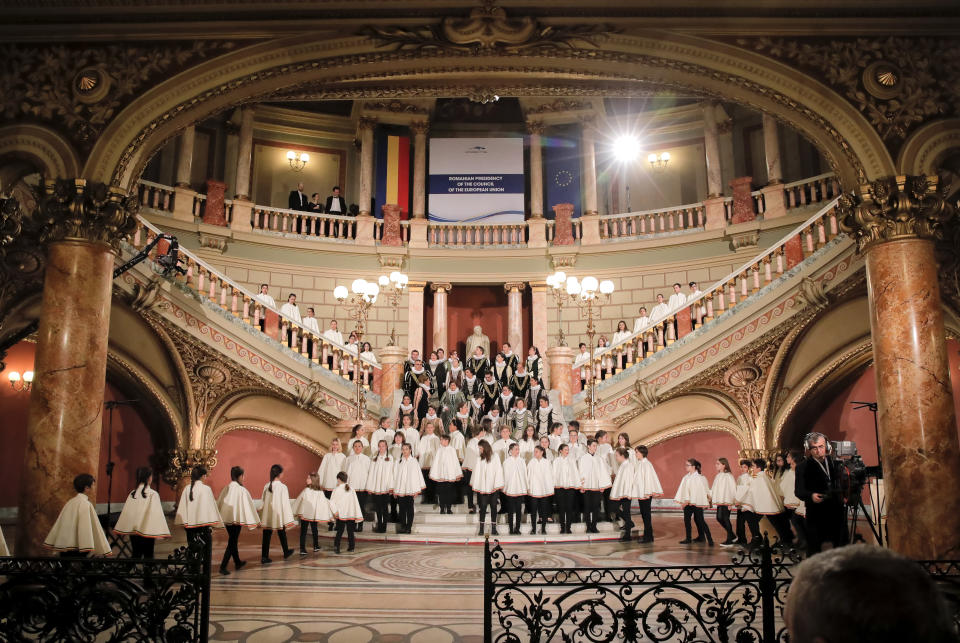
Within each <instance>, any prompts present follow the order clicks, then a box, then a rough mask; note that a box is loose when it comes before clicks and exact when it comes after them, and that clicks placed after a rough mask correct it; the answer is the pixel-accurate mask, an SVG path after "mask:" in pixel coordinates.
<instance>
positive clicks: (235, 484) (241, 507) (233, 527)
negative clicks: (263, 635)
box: [217, 466, 326, 576]
mask: <svg viewBox="0 0 960 643" xmlns="http://www.w3.org/2000/svg"><path fill="white" fill-rule="evenodd" d="M314 475H316V474H314ZM317 484H318V489H319V482H318V483H317ZM318 493H321V492H320V491H318ZM324 500H326V498H324ZM217 509H218V510H219V511H220V517H221V519H222V520H223V524H224V526H225V527H226V528H227V548H226V549H225V550H224V552H223V560H222V561H221V562H220V573H221V574H223V575H224V576H226V575H227V574H228V573H229V572H227V563H229V562H230V559H231V558H232V559H233V565H234V569H240V568H241V567H243V566H244V565H246V564H247V561H245V560H240V548H239V542H240V531H241V530H242V529H243V528H244V527H246V528H247V529H256V528H257V527H259V526H260V515H259V514H258V513H257V507H256V505H255V504H254V503H253V496H251V495H250V492H249V491H247V488H246V487H244V486H243V468H242V467H238V466H232V467H230V484H228V485H227V486H226V487H224V488H223V489H222V490H221V491H220V496H219V497H218V498H217Z"/></svg>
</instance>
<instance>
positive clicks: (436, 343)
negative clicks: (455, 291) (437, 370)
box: [430, 282, 452, 354]
mask: <svg viewBox="0 0 960 643" xmlns="http://www.w3.org/2000/svg"><path fill="white" fill-rule="evenodd" d="M450 288H451V286H450V284H449V283H436V282H434V283H432V284H430V289H431V290H432V291H433V345H432V346H431V347H430V350H436V349H438V348H442V349H443V350H444V351H445V352H446V353H447V354H449V353H450V349H451V348H452V347H451V346H449V345H448V344H447V341H448V340H447V293H449V292H450Z"/></svg>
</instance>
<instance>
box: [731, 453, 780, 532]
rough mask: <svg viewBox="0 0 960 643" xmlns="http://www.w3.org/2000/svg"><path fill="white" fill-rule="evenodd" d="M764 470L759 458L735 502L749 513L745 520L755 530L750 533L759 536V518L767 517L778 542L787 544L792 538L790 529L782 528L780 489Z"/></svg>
mask: <svg viewBox="0 0 960 643" xmlns="http://www.w3.org/2000/svg"><path fill="white" fill-rule="evenodd" d="M765 468H766V462H764V461H763V460H762V459H761V458H757V459H756V460H754V461H753V463H752V464H751V466H750V478H751V480H750V483H749V484H748V485H747V486H746V487H745V488H744V489H745V491H744V492H743V493H741V494H740V495H739V496H738V498H737V500H738V501H739V502H740V504H741V505H742V506H743V508H744V510H746V511H748V512H749V513H748V514H747V520H748V521H751V522H752V525H753V527H755V529H756V531H754V530H753V529H751V531H754V533H756V534H759V533H760V519H761V518H760V517H761V516H767V518H769V519H770V524H772V525H773V528H774V529H775V530H776V532H777V535H778V536H779V538H780V541H781V542H783V543H789V542H790V541H791V540H793V537H792V534H791V533H790V527H789V526H787V527H786V528H784V522H785V518H786V514H785V513H784V508H783V497H782V496H781V495H780V488H779V487H778V486H777V485H776V483H774V481H773V479H771V477H770V476H768V475H767V474H766V473H765V472H764V469H765Z"/></svg>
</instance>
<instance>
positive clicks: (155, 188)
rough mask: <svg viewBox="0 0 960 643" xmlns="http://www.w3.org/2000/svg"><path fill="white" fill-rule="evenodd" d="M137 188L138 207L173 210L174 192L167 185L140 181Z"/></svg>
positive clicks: (165, 210)
mask: <svg viewBox="0 0 960 643" xmlns="http://www.w3.org/2000/svg"><path fill="white" fill-rule="evenodd" d="M137 190H138V194H137V196H138V197H139V199H140V207H144V208H153V209H154V210H162V211H164V212H173V199H174V197H175V192H174V189H173V188H172V187H170V186H169V185H161V184H159V183H154V182H152V181H140V184H139V185H138V186H137Z"/></svg>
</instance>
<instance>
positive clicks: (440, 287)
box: [430, 282, 453, 293]
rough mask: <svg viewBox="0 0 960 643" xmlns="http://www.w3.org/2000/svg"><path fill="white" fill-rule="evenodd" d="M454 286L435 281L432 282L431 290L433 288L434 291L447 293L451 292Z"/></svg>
mask: <svg viewBox="0 0 960 643" xmlns="http://www.w3.org/2000/svg"><path fill="white" fill-rule="evenodd" d="M452 288H453V286H452V285H451V284H449V283H438V282H433V283H431V284H430V290H432V291H433V292H443V293H447V292H450V290H451V289H452Z"/></svg>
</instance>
